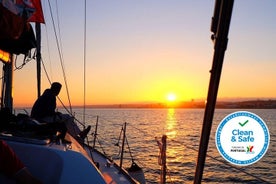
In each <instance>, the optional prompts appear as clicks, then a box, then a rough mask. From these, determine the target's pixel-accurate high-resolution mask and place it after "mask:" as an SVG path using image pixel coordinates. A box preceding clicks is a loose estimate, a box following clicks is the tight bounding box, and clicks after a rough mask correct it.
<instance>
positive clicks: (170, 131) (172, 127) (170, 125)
mask: <svg viewBox="0 0 276 184" xmlns="http://www.w3.org/2000/svg"><path fill="white" fill-rule="evenodd" d="M166 129H167V131H166V135H167V136H168V138H169V139H173V138H175V137H176V134H177V131H176V129H177V127H176V118H175V109H174V108H169V109H168V112H167V119H166Z"/></svg>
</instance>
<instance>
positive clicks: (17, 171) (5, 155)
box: [0, 140, 41, 184]
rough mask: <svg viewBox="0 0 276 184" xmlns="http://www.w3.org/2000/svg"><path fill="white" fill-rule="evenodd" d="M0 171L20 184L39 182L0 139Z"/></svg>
mask: <svg viewBox="0 0 276 184" xmlns="http://www.w3.org/2000/svg"><path fill="white" fill-rule="evenodd" d="M0 173H3V174H4V175H5V176H7V177H10V178H13V179H15V180H16V182H17V183H20V184H40V183H41V182H40V181H39V180H38V179H36V178H35V177H33V176H32V175H31V173H30V172H29V171H28V169H27V168H26V167H25V166H24V165H23V163H22V162H21V161H20V160H19V159H18V157H17V156H16V155H15V153H14V152H13V150H12V149H11V148H10V147H9V146H8V145H7V144H6V143H5V142H4V141H2V140H0Z"/></svg>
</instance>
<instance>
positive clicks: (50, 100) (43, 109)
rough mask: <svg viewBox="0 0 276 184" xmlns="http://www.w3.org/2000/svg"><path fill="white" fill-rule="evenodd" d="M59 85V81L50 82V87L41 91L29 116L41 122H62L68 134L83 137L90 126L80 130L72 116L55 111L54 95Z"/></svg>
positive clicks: (58, 90)
mask: <svg viewBox="0 0 276 184" xmlns="http://www.w3.org/2000/svg"><path fill="white" fill-rule="evenodd" d="M61 87H62V85H61V84H60V83H58V82H54V83H52V85H51V88H49V89H46V90H45V91H44V92H43V94H42V95H41V96H40V97H39V98H38V99H37V100H36V101H35V103H34V105H33V107H32V111H31V118H34V119H36V120H38V121H39V122H42V123H55V122H63V123H65V125H66V128H67V130H68V133H69V134H71V135H72V136H73V137H75V138H76V137H81V138H82V139H84V138H85V137H86V136H87V134H88V132H89V131H90V128H91V126H88V127H87V129H85V130H83V131H80V129H79V127H78V126H77V125H76V123H75V122H74V121H73V117H72V116H70V115H68V114H62V113H58V112H56V96H57V95H58V94H59V92H60V90H61Z"/></svg>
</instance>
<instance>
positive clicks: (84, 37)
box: [83, 0, 87, 123]
mask: <svg viewBox="0 0 276 184" xmlns="http://www.w3.org/2000/svg"><path fill="white" fill-rule="evenodd" d="M86 14H87V13H86V0H84V35H83V44H84V45H83V71H84V72H83V122H84V123H85V111H86V21H87V17H86V16H87V15H86Z"/></svg>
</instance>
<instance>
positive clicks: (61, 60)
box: [48, 0, 72, 114]
mask: <svg viewBox="0 0 276 184" xmlns="http://www.w3.org/2000/svg"><path fill="white" fill-rule="evenodd" d="M48 4H49V9H50V15H51V19H52V23H53V29H54V33H55V39H56V44H57V49H58V54H59V60H60V64H61V68H62V73H63V78H64V83H65V88H66V93H67V98H68V103H69V107H70V112H71V114H72V105H71V100H70V95H69V89H68V84H67V78H66V75H65V67H64V61H63V58H62V51H61V48H60V44H59V41H58V37H57V31H56V26H55V21H54V18H53V12H52V7H51V3H50V0H48Z"/></svg>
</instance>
